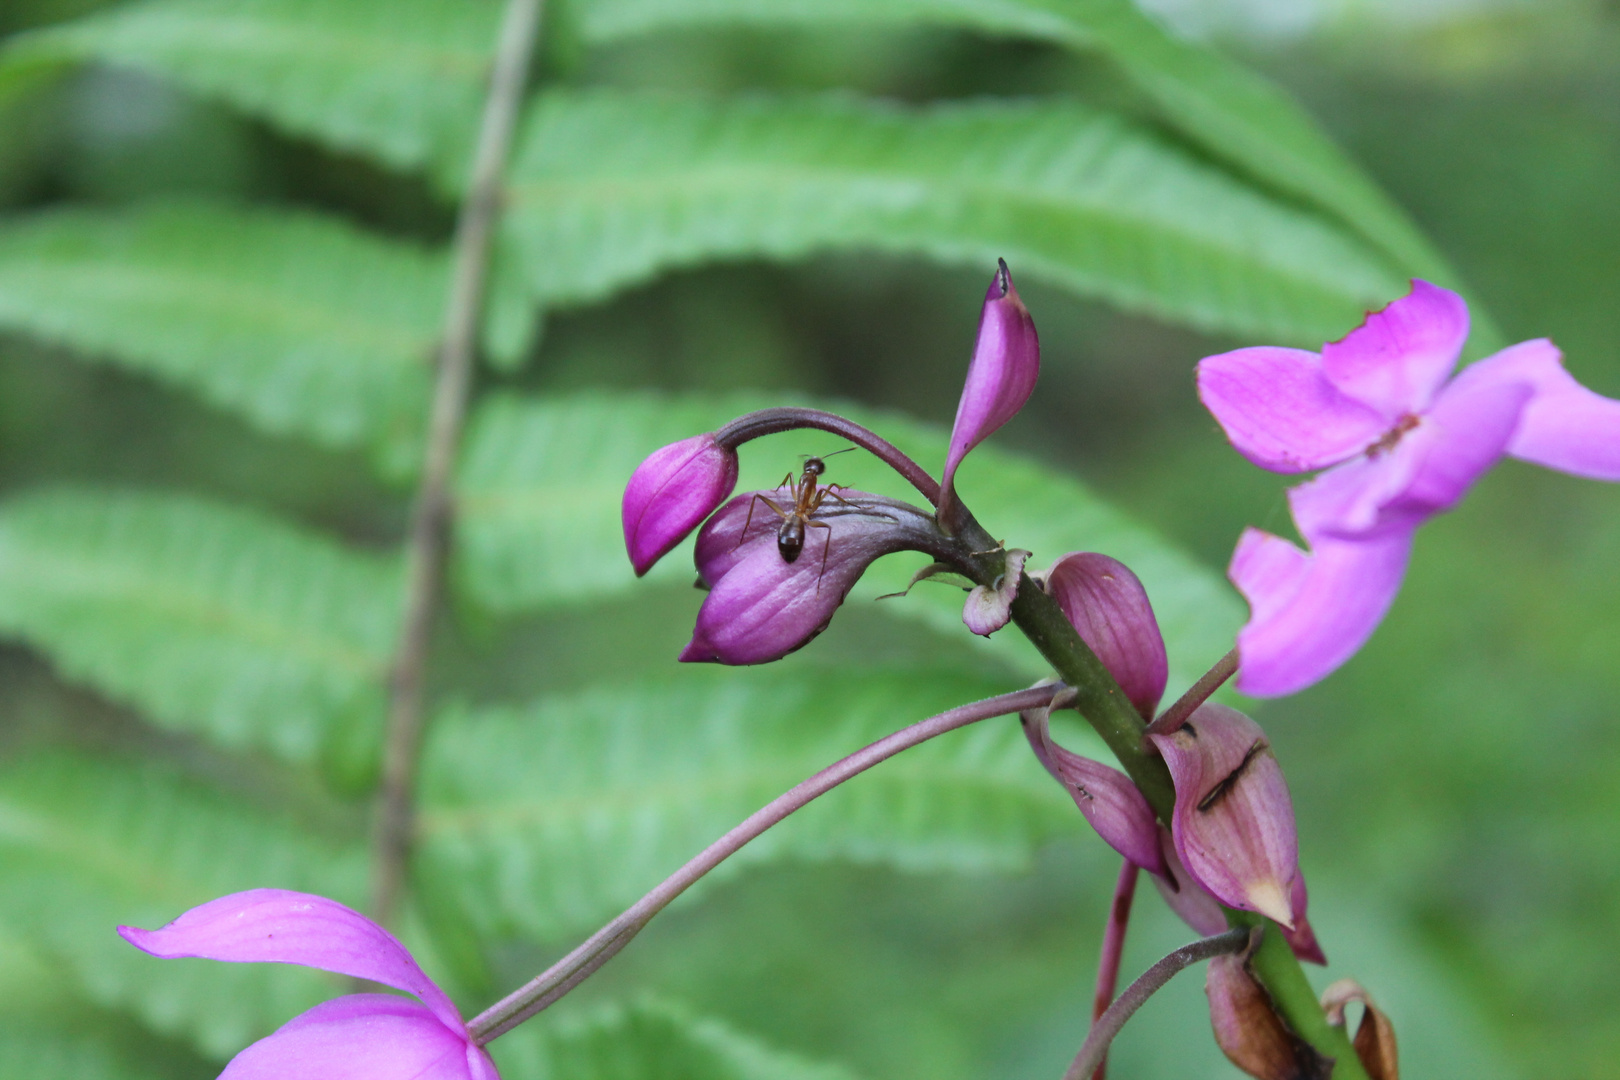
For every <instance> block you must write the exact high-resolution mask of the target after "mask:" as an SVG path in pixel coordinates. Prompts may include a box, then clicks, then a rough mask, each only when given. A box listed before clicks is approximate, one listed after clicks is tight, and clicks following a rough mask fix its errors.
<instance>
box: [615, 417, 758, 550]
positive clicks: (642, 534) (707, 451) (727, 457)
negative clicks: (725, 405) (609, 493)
mask: <svg viewBox="0 0 1620 1080" xmlns="http://www.w3.org/2000/svg"><path fill="white" fill-rule="evenodd" d="M736 486H737V452H736V451H735V450H731V449H728V448H726V447H723V446H721V445H720V444H719V443H717V442H715V439H714V436H713V435H694V436H692V437H691V438H690V439H683V440H681V441H680V442H678V443H671V444H670V445H668V446H666V447H664V448H663V449H661V450H654V451H653V452H652V453H651V454H650V455H649V456H648V457H647V460H646V461H643V462H642V463H641V464H640V465H639V466H638V467H637V468H636V471H635V473H634V475H632V476H631V477H630V483H629V484H628V485H627V486H626V487H625V489H624V507H623V519H624V547H625V550H626V551H627V552H629V554H630V565H632V566H634V567H635V569H636V576H637V577H640V576H641V575H643V574H645V573H646V572H647V571H648V570H651V569H652V566H653V564H654V563H656V562H657V561H658V560H659V559H661V558H663V557H664V556H665V555H667V554H669V552H670V549H671V548H673V547H674V546H675V545H676V544H678V543H680V542H681V541H682V540H684V539H685V538H686V534H687V533H689V532H691V531H692V530H693V529H695V528H697V526H698V523H699V522H701V521H702V520H703V519H704V518H706V517H708V516H709V515H710V514H711V513H713V512H714V508H715V507H717V506H719V505H720V504H721V503H723V502H725V501H726V497H727V496H728V495H730V494H731V490H732V488H734V487H736Z"/></svg>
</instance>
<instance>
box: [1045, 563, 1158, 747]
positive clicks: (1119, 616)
mask: <svg viewBox="0 0 1620 1080" xmlns="http://www.w3.org/2000/svg"><path fill="white" fill-rule="evenodd" d="M1046 591H1047V592H1049V593H1051V594H1052V598H1053V599H1054V600H1056V601H1057V602H1058V606H1059V607H1061V608H1062V609H1063V614H1064V615H1067V616H1068V618H1069V622H1070V623H1072V624H1074V628H1075V630H1076V631H1077V632H1078V633H1079V634H1080V639H1081V640H1082V641H1084V642H1085V643H1086V644H1087V645H1089V646H1091V651H1092V652H1094V653H1096V654H1097V659H1098V660H1101V661H1102V664H1103V667H1105V668H1107V669H1108V671H1109V673H1110V674H1111V675H1113V676H1114V680H1115V681H1116V682H1118V683H1119V685H1120V688H1121V689H1122V690H1124V691H1125V696H1126V697H1127V698H1129V699H1130V702H1131V704H1132V705H1134V706H1136V711H1137V712H1138V713H1140V714H1141V715H1142V719H1144V720H1151V719H1153V712H1154V710H1155V709H1157V708H1158V707H1159V699H1160V698H1161V697H1163V696H1164V686H1165V683H1166V682H1167V681H1168V680H1169V678H1170V663H1169V660H1168V659H1167V657H1166V656H1165V651H1164V635H1162V634H1161V633H1159V622H1158V620H1157V619H1155V618H1154V617H1153V605H1152V604H1150V603H1148V597H1147V590H1146V589H1144V588H1142V582H1141V581H1140V580H1138V579H1137V576H1136V575H1135V574H1133V573H1131V570H1130V567H1128V566H1126V565H1125V564H1124V563H1122V562H1120V561H1119V560H1118V559H1111V558H1109V557H1108V556H1107V555H1098V554H1096V553H1095V552H1073V553H1070V554H1068V555H1065V556H1063V557H1062V558H1061V559H1059V560H1058V561H1057V562H1056V563H1055V564H1054V565H1053V566H1052V568H1051V569H1050V570H1048V571H1047V572H1046Z"/></svg>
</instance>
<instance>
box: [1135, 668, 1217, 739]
mask: <svg viewBox="0 0 1620 1080" xmlns="http://www.w3.org/2000/svg"><path fill="white" fill-rule="evenodd" d="M1237 669H1238V651H1237V650H1236V649H1233V650H1232V651H1231V652H1229V653H1227V654H1226V655H1225V656H1223V657H1221V658H1220V659H1219V660H1217V661H1215V666H1214V667H1212V668H1210V669H1209V670H1208V671H1206V672H1204V674H1203V675H1202V676H1200V677H1199V679H1198V681H1197V682H1195V683H1193V684H1192V685H1191V686H1190V687H1188V688H1187V692H1186V693H1185V694H1182V695H1181V696H1180V697H1179V698H1177V699H1176V703H1175V704H1174V705H1172V706H1170V707H1169V708H1168V709H1166V710H1164V712H1162V713H1160V714H1159V718H1158V719H1157V720H1155V721H1153V723H1151V724H1149V725H1148V726H1147V730H1148V734H1149V735H1168V734H1170V733H1171V732H1172V731H1175V730H1176V729H1177V728H1179V727H1180V726H1181V725H1182V724H1185V723H1186V722H1187V717H1189V716H1191V715H1192V714H1193V713H1194V712H1195V711H1196V710H1197V709H1198V706H1200V705H1202V704H1203V703H1204V702H1206V701H1208V700H1209V696H1210V695H1211V694H1213V693H1214V692H1215V691H1217V690H1219V689H1220V688H1221V686H1222V685H1223V684H1224V683H1225V682H1226V680H1227V679H1230V678H1231V677H1232V676H1233V675H1234V674H1236V673H1237Z"/></svg>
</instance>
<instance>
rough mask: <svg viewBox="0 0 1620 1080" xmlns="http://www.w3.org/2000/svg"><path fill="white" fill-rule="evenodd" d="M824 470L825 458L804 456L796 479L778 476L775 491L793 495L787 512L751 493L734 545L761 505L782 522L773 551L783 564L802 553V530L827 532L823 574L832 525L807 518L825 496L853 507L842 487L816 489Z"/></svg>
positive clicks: (834, 453)
mask: <svg viewBox="0 0 1620 1080" xmlns="http://www.w3.org/2000/svg"><path fill="white" fill-rule="evenodd" d="M853 449H855V447H853V446H847V447H845V448H844V449H842V450H836V451H834V452H833V453H831V454H827V455H826V457H835V456H836V455H838V454H847V453H849V452H850V451H851V450H853ZM826 471H827V462H826V460H825V458H819V457H807V458H805V459H804V469H803V471H802V472H800V473H799V478H798V479H797V480H794V479H793V474H792V473H788V474H787V475H786V476H784V477H782V482H781V483H780V484H778V485H777V488H778V490H780V489H784V488H785V489H787V490H788V492H789V493H791V494H792V496H793V506H792V508H791V509H788V510H784V509H782V508H781V507H780V506H778V505H776V502H775V501H774V500H772V499H771V498H769V497H768V496H765V495H760V494H755V496H754V499H753V501H752V502H750V503H749V504H748V518H747V520H746V521H744V522H743V528H742V532H741V533H740V534H739V535H738V537H737V544H738V545H739V546H741V544H742V541H743V537H745V536H747V535H748V527H749V526H750V525H752V524H753V521H754V507H755V505H757V504H758V503H764V504H765V505H766V506H768V507H770V508H771V509H772V510H773V511H775V512H776V515H777V516H778V517H780V518H781V519H782V525H781V527H780V528H779V529H777V530H776V550H777V551H778V552H779V553H780V554H781V556H782V561H783V562H788V563H791V562H794V561H796V560H797V559H798V557H799V553H800V552H802V551H803V550H804V537H805V530H806V529H826V530H827V543H826V546H824V547H823V548H822V549H821V573H822V574H825V573H826V572H827V556H828V554H830V553H831V551H832V526H831V525H829V524H827V523H826V522H825V521H815V520H813V519H812V518H811V516H810V515H812V514H814V513H815V512H816V511H817V510H819V509H820V508H821V504H822V503H823V502H825V501H826V499H827V497H828V496H831V497H832V498H834V499H837V500H838V501H839V502H841V503H843V504H844V505H846V506H853V505H854V503H851V502H850V501H849V500H848V499H846V498H844V497H843V496H842V495H840V494H838V492H839V491H840V490H842V489H843V487H844V485H842V484H828V485H827V486H826V487H818V486H817V482H816V478H817V477H819V476H820V475H821V474H822V473H824V472H826ZM816 592H817V593H820V592H821V577H820V576H819V575H818V576H817V577H816Z"/></svg>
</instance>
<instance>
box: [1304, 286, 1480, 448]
mask: <svg viewBox="0 0 1620 1080" xmlns="http://www.w3.org/2000/svg"><path fill="white" fill-rule="evenodd" d="M1467 340H1468V305H1467V304H1465V303H1463V299H1462V297H1460V296H1458V295H1457V294H1456V293H1454V292H1452V291H1451V290H1450V289H1442V288H1440V287H1439V286H1438V285H1430V284H1429V283H1428V282H1427V281H1413V282H1412V291H1411V292H1409V293H1407V294H1406V295H1405V296H1403V297H1401V298H1400V299H1399V300H1396V301H1395V302H1393V303H1391V304H1390V305H1389V306H1388V307H1386V308H1384V309H1383V310H1382V311H1374V312H1370V313H1369V314H1368V315H1367V318H1366V319H1365V320H1364V321H1363V322H1362V324H1361V325H1360V326H1358V327H1356V328H1355V329H1354V330H1352V331H1350V333H1348V334H1346V335H1345V336H1344V337H1343V338H1342V339H1340V340H1339V341H1335V342H1330V343H1329V344H1327V345H1324V346H1323V347H1322V372H1323V374H1325V375H1326V376H1327V377H1328V379H1329V380H1330V381H1331V382H1332V383H1333V385H1334V386H1336V387H1338V388H1339V389H1340V390H1341V391H1343V392H1344V393H1345V394H1348V395H1349V396H1350V397H1352V398H1354V399H1355V400H1357V401H1359V402H1361V403H1362V404H1364V405H1369V406H1371V407H1372V408H1374V409H1376V410H1377V411H1378V412H1379V413H1380V414H1382V416H1383V417H1384V419H1385V420H1386V421H1390V422H1394V421H1396V420H1398V419H1400V418H1401V417H1402V416H1405V415H1407V414H1408V413H1420V412H1422V411H1424V410H1425V409H1427V408H1428V407H1429V403H1430V402H1431V401H1433V400H1434V396H1435V394H1436V393H1437V392H1438V391H1439V389H1440V387H1441V386H1442V385H1443V384H1444V383H1445V381H1446V376H1447V375H1449V374H1451V369H1452V368H1454V367H1455V366H1456V365H1457V357H1458V356H1460V355H1462V347H1463V343H1464V342H1465V341H1467Z"/></svg>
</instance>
